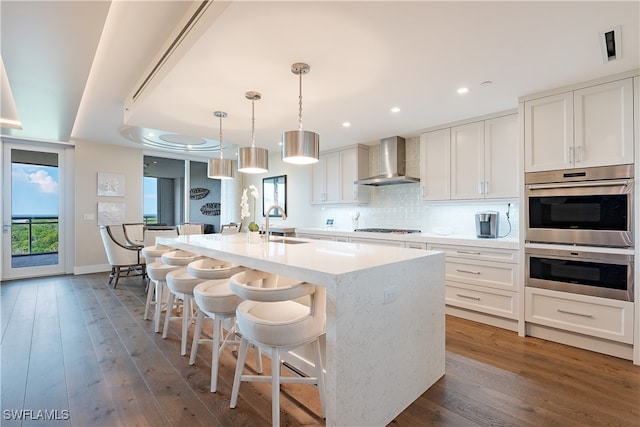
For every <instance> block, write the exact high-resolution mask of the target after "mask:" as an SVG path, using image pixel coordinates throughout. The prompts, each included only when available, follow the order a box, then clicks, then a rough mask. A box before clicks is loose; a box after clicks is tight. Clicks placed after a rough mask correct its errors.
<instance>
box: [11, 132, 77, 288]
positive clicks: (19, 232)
mask: <svg viewBox="0 0 640 427" xmlns="http://www.w3.org/2000/svg"><path fill="white" fill-rule="evenodd" d="M3 149H4V152H3V163H4V164H3V173H4V175H3V191H2V194H3V196H2V205H3V232H2V249H3V250H2V254H3V255H2V257H3V258H2V278H3V279H14V278H21V277H32V276H42V275H52V274H63V273H64V272H65V261H66V256H65V250H66V245H65V239H64V236H65V234H64V233H65V215H64V176H65V175H64V172H63V171H64V157H65V156H64V149H63V148H55V147H54V148H48V147H47V148H44V147H36V146H30V145H26V144H9V143H5V144H4V148H3Z"/></svg>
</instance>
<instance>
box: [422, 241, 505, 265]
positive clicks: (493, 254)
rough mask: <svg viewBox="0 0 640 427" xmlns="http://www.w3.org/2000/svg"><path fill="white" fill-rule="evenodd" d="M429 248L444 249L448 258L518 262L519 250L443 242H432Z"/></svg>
mask: <svg viewBox="0 0 640 427" xmlns="http://www.w3.org/2000/svg"><path fill="white" fill-rule="evenodd" d="M429 249H431V250H434V251H443V252H445V253H446V254H447V258H450V257H456V258H466V259H478V260H484V261H499V262H511V263H517V262H518V251H514V250H509V249H492V248H482V247H475V246H455V245H442V244H437V243H435V244H430V245H429Z"/></svg>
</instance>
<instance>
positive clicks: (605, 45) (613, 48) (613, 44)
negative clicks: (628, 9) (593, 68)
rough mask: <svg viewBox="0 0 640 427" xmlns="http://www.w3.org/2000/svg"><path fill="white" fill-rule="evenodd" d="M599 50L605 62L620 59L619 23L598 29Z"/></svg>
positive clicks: (620, 33)
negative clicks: (601, 29) (608, 27)
mask: <svg viewBox="0 0 640 427" xmlns="http://www.w3.org/2000/svg"><path fill="white" fill-rule="evenodd" d="M600 50H601V51H602V60H603V61H604V63H605V64H606V63H607V62H611V61H615V60H618V59H622V29H621V28H620V25H618V26H617V27H613V28H611V29H608V30H605V31H600Z"/></svg>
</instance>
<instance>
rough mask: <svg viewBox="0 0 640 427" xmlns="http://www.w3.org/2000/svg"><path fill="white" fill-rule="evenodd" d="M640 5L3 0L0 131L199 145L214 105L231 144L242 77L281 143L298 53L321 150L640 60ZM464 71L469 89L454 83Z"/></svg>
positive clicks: (499, 107) (292, 106)
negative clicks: (608, 41) (613, 35)
mask: <svg viewBox="0 0 640 427" xmlns="http://www.w3.org/2000/svg"><path fill="white" fill-rule="evenodd" d="M639 6H640V2H638V1H623V2H612V1H586V2H580V1H569V2H551V1H534V2H521V1H514V2H508V1H499V2H482V1H472V2H457V1H448V2H433V1H408V2H400V1H371V2H369V1H319V2H314V1H289V2H286V1H282V2H271V1H255V2H252V1H238V0H236V1H233V2H218V1H216V2H206V1H205V2H191V1H126V0H118V1H111V2H109V1H67V2H61V1H41V2H38V1H7V0H2V1H1V2H0V15H1V22H0V36H1V39H0V40H1V48H2V50H1V54H2V60H3V65H4V68H5V70H6V75H5V74H4V73H3V77H7V78H8V84H9V87H10V90H7V85H6V84H5V83H3V86H2V89H3V91H2V116H3V119H4V118H5V116H7V118H8V119H10V120H19V121H20V123H21V126H22V129H15V127H16V126H4V125H3V127H2V134H3V135H5V136H14V137H17V138H25V139H37V140H55V141H69V140H73V141H76V144H80V143H82V141H92V142H98V143H105V144H120V145H126V146H137V147H146V146H144V145H143V144H142V142H141V141H147V143H148V144H150V145H149V146H150V147H153V148H154V149H155V150H156V151H174V152H175V151H180V152H185V153H191V154H193V155H197V156H204V157H210V156H211V155H213V153H215V151H214V150H215V148H216V147H217V145H218V139H219V137H218V134H219V121H218V119H216V118H215V117H213V112H214V111H216V110H222V111H225V112H227V113H228V117H227V118H226V119H224V120H223V122H222V130H223V138H222V140H223V143H224V145H225V146H226V147H227V149H226V150H225V156H230V155H232V153H233V152H234V151H235V146H247V145H250V144H251V126H252V121H251V109H252V106H251V101H249V100H247V99H246V98H245V92H247V91H258V92H260V93H261V94H262V99H261V100H259V101H256V102H255V105H254V107H255V144H256V145H257V146H260V147H264V148H268V149H269V150H270V151H272V150H273V151H277V150H279V148H278V145H277V144H278V141H279V140H280V138H281V135H282V132H283V131H286V130H293V129H297V127H298V91H299V86H298V85H299V78H298V76H296V75H294V74H293V73H292V72H291V70H290V68H291V65H292V64H293V63H295V62H306V63H308V64H309V65H310V66H311V70H310V72H309V73H308V74H306V75H304V76H303V78H302V95H303V101H302V102H303V110H302V118H303V128H304V129H305V130H312V131H315V132H318V133H319V134H320V144H321V150H327V149H331V148H336V147H340V146H345V145H350V144H354V143H364V144H373V143H376V142H377V141H378V140H379V139H380V138H383V137H387V136H392V135H400V136H405V137H408V136H413V135H417V134H418V133H419V132H420V131H421V130H423V129H426V128H429V127H431V126H436V125H439V124H443V123H448V122H453V121H457V120H462V119H466V118H470V117H475V116H480V115H483V114H490V113H494V112H498V111H503V110H508V109H513V108H516V107H517V100H518V97H519V96H523V95H527V94H531V93H535V92H539V91H544V90H548V89H553V88H557V87H561V86H564V85H568V84H573V83H577V82H581V81H585V80H590V79H594V78H598V77H602V76H607V75H611V74H615V73H619V72H624V71H628V70H631V69H636V68H640V60H639V52H640V46H639V40H640V32H639V23H640V7H639ZM198 8H200V14H199V15H197V16H196V18H194V19H193V20H194V21H195V23H194V24H193V25H191V26H189V27H188V31H185V34H184V37H183V38H182V39H180V40H179V42H177V43H176V45H175V46H174V49H173V50H171V51H170V53H168V54H167V55H166V57H165V58H164V60H163V61H162V62H161V65H159V66H158V67H157V69H156V72H155V74H153V76H152V77H151V78H150V79H149V80H148V82H147V83H146V85H144V88H143V89H142V90H141V92H140V94H139V95H138V96H136V97H135V100H134V97H133V95H134V93H135V92H136V91H137V89H138V88H140V87H142V83H143V81H144V79H145V78H146V77H147V76H148V75H149V74H150V70H151V67H153V66H154V65H155V64H158V63H159V58H160V57H161V55H162V54H163V53H165V52H167V49H168V47H169V46H170V44H171V42H172V41H173V40H175V39H176V35H177V34H178V33H179V31H180V30H181V29H182V28H184V27H185V25H186V23H187V22H188V20H189V18H191V17H193V16H194V14H196V11H197V10H198ZM616 26H620V29H621V31H620V34H621V40H622V43H621V44H622V47H621V49H620V47H619V46H618V52H619V54H618V58H617V59H616V60H614V61H610V62H605V61H604V60H603V55H602V51H601V44H602V37H601V35H600V32H602V31H608V30H610V29H612V28H613V27H616ZM620 51H621V52H620ZM620 53H621V54H620ZM620 56H621V57H620ZM0 70H1V67H0ZM3 81H4V80H3ZM485 82H490V83H485ZM483 83H484V84H483ZM461 86H466V87H468V88H469V92H468V93H467V94H464V95H460V94H458V93H457V92H456V90H457V89H458V88H459V87H461ZM11 95H13V96H12V97H11ZM11 98H13V99H11ZM14 107H15V108H14ZM392 107H398V108H399V109H400V111H399V112H396V113H392V112H391V111H390V109H391V108H392ZM16 116H17V117H16ZM344 122H350V123H351V126H350V127H343V123H344ZM12 127H13V128H12ZM150 132H153V133H154V136H149V133H150ZM186 144H191V148H188V147H187V145H186ZM198 144H201V145H198Z"/></svg>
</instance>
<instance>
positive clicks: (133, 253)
mask: <svg viewBox="0 0 640 427" xmlns="http://www.w3.org/2000/svg"><path fill="white" fill-rule="evenodd" d="M100 236H101V237H102V243H103V245H104V250H105V252H106V254H107V259H108V261H109V264H110V265H111V273H110V274H109V284H111V282H113V288H114V289H115V288H116V286H118V279H119V278H121V277H126V276H130V275H132V273H133V275H134V276H142V279H143V281H144V280H145V278H146V262H145V259H144V256H142V255H141V253H140V248H139V247H131V246H129V245H128V244H127V242H126V239H125V237H124V230H123V229H122V227H121V226H114V227H112V226H109V225H107V226H101V227H100Z"/></svg>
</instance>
